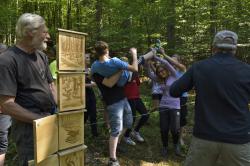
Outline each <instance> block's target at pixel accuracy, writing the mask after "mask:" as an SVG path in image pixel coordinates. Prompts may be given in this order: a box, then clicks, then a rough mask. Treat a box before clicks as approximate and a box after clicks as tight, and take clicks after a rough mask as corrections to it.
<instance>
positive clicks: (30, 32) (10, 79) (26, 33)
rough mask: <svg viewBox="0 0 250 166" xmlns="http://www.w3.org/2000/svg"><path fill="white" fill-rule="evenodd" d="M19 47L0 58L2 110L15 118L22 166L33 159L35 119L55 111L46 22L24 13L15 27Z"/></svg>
mask: <svg viewBox="0 0 250 166" xmlns="http://www.w3.org/2000/svg"><path fill="white" fill-rule="evenodd" d="M16 36H17V43H16V45H15V46H13V47H10V48H9V49H8V50H7V51H5V52H4V53H3V54H2V55H1V56H0V80H4V81H0V106H1V107H2V112H3V113H4V114H8V115H10V116H11V117H12V118H13V124H12V132H14V134H13V136H14V141H15V142H16V147H17V152H18V158H19V162H18V163H19V165H20V166H27V165H28V161H29V160H31V159H33V158H34V147H33V144H34V143H33V127H32V122H33V120H35V119H39V118H42V117H44V116H47V115H50V114H51V112H53V111H52V110H54V108H55V105H56V104H55V100H54V96H53V93H52V92H53V91H54V90H55V89H54V86H53V79H52V76H51V73H50V70H49V67H48V61H47V57H46V55H45V54H44V53H43V52H42V51H40V50H44V49H45V48H46V42H47V38H48V30H47V27H46V25H45V20H44V19H43V18H42V17H41V16H39V15H36V14H30V13H25V14H23V15H21V16H20V18H19V19H18V21H17V24H16Z"/></svg>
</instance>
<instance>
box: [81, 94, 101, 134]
mask: <svg viewBox="0 0 250 166" xmlns="http://www.w3.org/2000/svg"><path fill="white" fill-rule="evenodd" d="M86 109H87V112H85V113H84V123H86V122H87V120H88V119H89V121H90V127H91V132H92V135H93V136H97V135H98V133H97V124H96V122H97V120H96V98H95V96H93V95H88V94H87V93H86Z"/></svg>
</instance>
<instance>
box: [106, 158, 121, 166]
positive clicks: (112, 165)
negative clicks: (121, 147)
mask: <svg viewBox="0 0 250 166" xmlns="http://www.w3.org/2000/svg"><path fill="white" fill-rule="evenodd" d="M108 166H120V164H119V162H118V160H114V159H109V162H108Z"/></svg>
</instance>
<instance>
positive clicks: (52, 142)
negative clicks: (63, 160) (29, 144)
mask: <svg viewBox="0 0 250 166" xmlns="http://www.w3.org/2000/svg"><path fill="white" fill-rule="evenodd" d="M33 130H34V152H35V154H34V158H35V163H36V164H37V163H40V162H41V161H43V160H44V159H46V158H47V157H48V156H49V155H51V154H53V153H55V152H57V151H58V118H57V115H51V116H47V117H45V118H41V119H37V120H34V121H33Z"/></svg>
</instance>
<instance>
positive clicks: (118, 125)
mask: <svg viewBox="0 0 250 166" xmlns="http://www.w3.org/2000/svg"><path fill="white" fill-rule="evenodd" d="M107 112H108V116H109V124H110V128H111V136H113V137H117V136H119V134H120V132H121V131H122V129H123V127H124V128H131V127H132V124H133V115H132V111H131V108H130V105H129V103H128V100H127V99H126V98H125V99H122V100H120V101H118V102H116V103H114V104H111V105H108V106H107Z"/></svg>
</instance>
